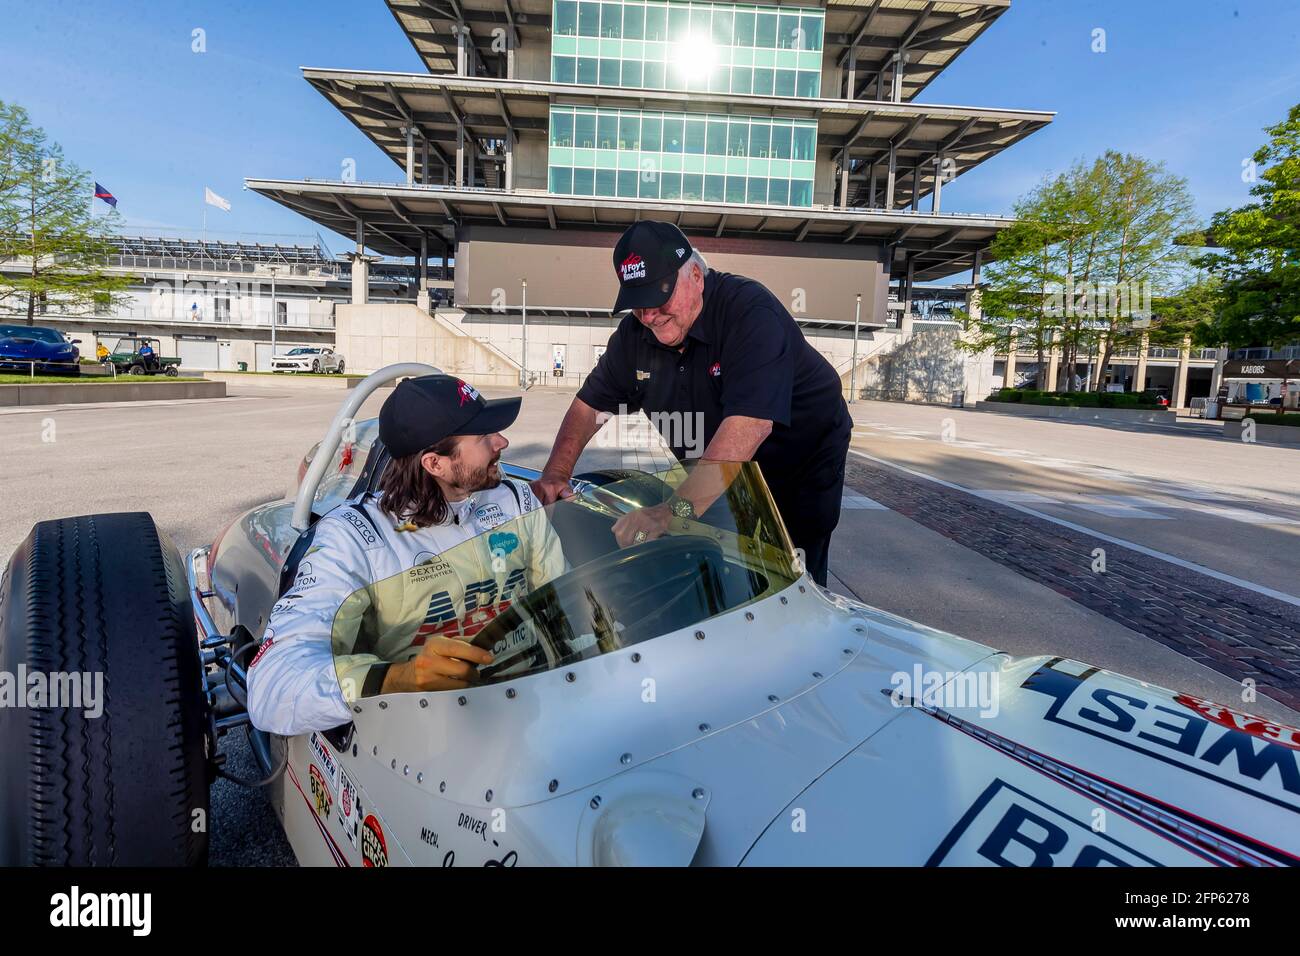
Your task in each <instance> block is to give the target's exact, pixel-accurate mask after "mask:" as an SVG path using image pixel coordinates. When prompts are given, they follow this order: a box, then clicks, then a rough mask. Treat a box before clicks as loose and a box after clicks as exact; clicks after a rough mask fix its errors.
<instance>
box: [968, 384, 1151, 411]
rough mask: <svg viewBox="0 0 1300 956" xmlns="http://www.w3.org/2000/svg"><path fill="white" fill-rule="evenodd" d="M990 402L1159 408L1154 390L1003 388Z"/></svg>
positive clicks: (1081, 406)
mask: <svg viewBox="0 0 1300 956" xmlns="http://www.w3.org/2000/svg"><path fill="white" fill-rule="evenodd" d="M988 401H990V402H1020V403H1021V404H1024V405H1067V406H1068V405H1072V406H1075V407H1078V408H1134V409H1160V408H1164V407H1165V406H1163V405H1161V404H1160V403H1159V402H1158V401H1157V396H1156V393H1155V392H1141V393H1138V392H1036V391H1033V390H1031V389H1018V388H1003V389H999V390H998V391H996V392H994V393H993V394H992V395H990V396H989V397H988Z"/></svg>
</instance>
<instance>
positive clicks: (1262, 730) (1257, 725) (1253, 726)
mask: <svg viewBox="0 0 1300 956" xmlns="http://www.w3.org/2000/svg"><path fill="white" fill-rule="evenodd" d="M1174 700H1176V701H1177V702H1178V703H1180V704H1182V705H1183V706H1184V707H1187V708H1189V709H1190V710H1194V711H1196V712H1197V713H1198V714H1200V715H1201V716H1202V717H1204V718H1206V719H1207V720H1211V721H1213V722H1214V723H1216V724H1218V725H1220V726H1221V727H1231V728H1232V729H1233V730H1240V731H1242V732H1243V733H1247V734H1252V735H1253V736H1256V737H1259V738H1261V739H1263V740H1272V741H1275V742H1277V743H1279V744H1281V745H1282V746H1283V747H1290V748H1291V749H1292V750H1300V730H1297V729H1296V728H1294V727H1288V726H1287V725H1286V724H1275V723H1273V722H1272V721H1269V720H1265V719H1264V718H1263V717H1256V716H1255V715H1253V714H1243V713H1242V712H1241V711H1239V710H1233V709H1232V708H1230V707H1224V706H1223V705H1222V704H1216V703H1214V701H1212V700H1202V699H1201V698H1200V697H1193V696H1192V695H1191V694H1179V695H1178V696H1177V697H1175V698H1174Z"/></svg>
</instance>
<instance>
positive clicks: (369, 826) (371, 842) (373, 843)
mask: <svg viewBox="0 0 1300 956" xmlns="http://www.w3.org/2000/svg"><path fill="white" fill-rule="evenodd" d="M361 862H362V863H363V864H364V865H366V866H387V865H388V844H387V843H385V842H384V830H383V828H382V827H381V826H380V825H379V821H378V820H376V819H375V818H374V815H373V814H372V815H371V816H368V817H366V819H365V821H364V822H363V823H362V824H361Z"/></svg>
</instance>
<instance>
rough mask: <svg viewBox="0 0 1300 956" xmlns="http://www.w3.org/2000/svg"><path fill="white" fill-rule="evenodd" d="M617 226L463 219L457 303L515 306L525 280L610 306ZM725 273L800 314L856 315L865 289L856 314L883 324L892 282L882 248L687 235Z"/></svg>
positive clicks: (562, 297) (534, 289) (577, 303)
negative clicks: (755, 284)
mask: <svg viewBox="0 0 1300 956" xmlns="http://www.w3.org/2000/svg"><path fill="white" fill-rule="evenodd" d="M618 236H619V233H617V232H576V231H568V230H565V231H561V232H545V231H538V230H529V232H528V235H527V242H526V243H525V242H522V241H521V234H520V233H519V232H518V231H517V230H511V229H505V228H501V227H489V226H472V227H466V226H463V227H461V228H460V229H459V230H457V245H456V303H457V305H458V306H461V307H465V308H472V309H474V310H476V311H477V310H479V309H491V308H493V307H496V308H501V307H503V306H504V307H507V308H510V309H516V310H517V309H518V307H519V304H520V298H521V282H522V280H524V279H527V280H528V302H529V304H530V305H532V306H538V307H540V306H552V307H569V308H589V309H608V308H610V307H611V306H612V305H613V304H614V299H615V297H616V295H617V293H618V283H617V281H616V279H615V278H614V268H613V265H612V260H611V255H612V252H613V248H614V244H615V242H616V241H617V240H618ZM690 238H691V242H692V243H693V244H694V245H695V246H696V247H697V248H698V249H699V250H700V251H701V252H702V253H703V254H704V255H705V256H706V257H707V258H708V261H709V265H710V266H711V267H713V268H715V269H719V270H721V271H723V272H734V273H737V274H739V275H744V276H749V277H750V278H753V279H757V280H758V281H760V282H762V283H763V284H764V285H766V286H767V287H768V288H769V289H771V290H772V292H773V294H774V295H776V297H777V298H778V299H780V300H781V301H782V302H783V303H785V305H786V307H787V308H788V309H790V311H791V312H792V313H794V314H795V315H796V316H797V317H799V316H801V317H807V318H818V319H837V320H840V321H845V322H851V321H853V313H854V304H855V296H856V294H857V293H861V294H862V301H863V306H862V320H863V321H864V322H867V323H871V322H873V321H874V322H878V323H883V322H884V320H885V305H886V301H887V298H888V283H887V282H886V279H885V273H884V269H883V267H882V266H881V262H880V258H881V255H882V251H881V249H880V248H879V247H871V246H859V245H852V246H848V245H844V244H842V243H811V242H808V243H793V242H787V241H781V240H756V239H732V238H721V239H718V238H714V237H712V236H691V237H690Z"/></svg>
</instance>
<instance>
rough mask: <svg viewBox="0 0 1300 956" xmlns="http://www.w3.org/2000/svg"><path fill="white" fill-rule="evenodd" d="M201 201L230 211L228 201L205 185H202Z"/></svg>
mask: <svg viewBox="0 0 1300 956" xmlns="http://www.w3.org/2000/svg"><path fill="white" fill-rule="evenodd" d="M203 201H204V202H205V203H207V204H208V205H209V206H216V207H217V208H218V209H224V210H225V211H226V212H230V201H229V200H226V199H222V198H221V197H220V196H218V195H217V194H216V193H214V192H213V191H212V190H211V189H209V188H208V187H207V186H204V187H203Z"/></svg>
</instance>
